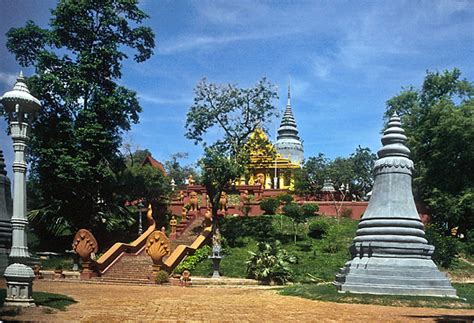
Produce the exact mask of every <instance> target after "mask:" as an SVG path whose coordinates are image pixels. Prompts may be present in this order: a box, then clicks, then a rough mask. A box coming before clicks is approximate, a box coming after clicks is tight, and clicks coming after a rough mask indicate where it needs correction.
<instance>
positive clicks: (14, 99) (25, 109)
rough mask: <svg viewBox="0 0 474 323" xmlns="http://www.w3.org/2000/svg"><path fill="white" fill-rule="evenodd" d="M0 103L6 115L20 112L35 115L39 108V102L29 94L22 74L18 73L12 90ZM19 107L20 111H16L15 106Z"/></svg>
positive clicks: (0, 99)
mask: <svg viewBox="0 0 474 323" xmlns="http://www.w3.org/2000/svg"><path fill="white" fill-rule="evenodd" d="M0 102H1V103H2V104H3V106H4V107H5V111H6V112H7V113H14V112H22V113H30V114H36V113H38V112H39V110H40V108H41V104H40V101H39V100H38V99H37V98H35V97H34V96H32V95H31V94H30V90H29V89H28V86H27V85H26V83H25V78H24V77H23V72H20V75H18V78H17V79H16V83H15V85H14V86H13V90H11V91H8V92H6V93H5V94H4V95H3V96H2V97H1V98H0ZM17 104H19V105H20V106H21V108H22V109H21V111H16V105H17Z"/></svg>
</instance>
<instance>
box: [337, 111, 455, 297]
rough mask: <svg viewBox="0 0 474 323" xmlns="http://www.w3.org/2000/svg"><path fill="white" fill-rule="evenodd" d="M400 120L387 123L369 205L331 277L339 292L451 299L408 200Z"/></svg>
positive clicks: (410, 168) (408, 163)
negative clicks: (346, 259)
mask: <svg viewBox="0 0 474 323" xmlns="http://www.w3.org/2000/svg"><path fill="white" fill-rule="evenodd" d="M406 139H407V138H406V136H405V134H404V130H403V129H402V128H401V123H400V118H399V117H398V116H397V115H394V116H392V117H391V118H390V121H389V123H388V128H387V130H385V132H384V135H383V137H382V144H383V147H382V148H381V149H380V150H379V151H378V157H379V159H378V160H377V161H376V162H375V165H374V174H375V182H374V187H373V190H372V196H371V198H370V201H369V205H368V207H367V209H366V211H365V213H364V215H363V217H362V219H361V221H360V223H359V227H358V230H357V236H356V237H355V238H354V241H353V244H352V246H351V247H350V249H349V251H350V253H351V256H352V260H350V261H349V262H347V263H346V265H345V267H344V268H341V271H340V273H339V274H338V275H336V281H335V285H336V286H337V288H338V290H339V291H340V292H352V293H369V294H389V295H424V296H449V297H456V290H455V289H454V288H453V287H452V286H451V283H450V282H449V280H448V278H447V277H446V275H445V274H444V273H442V272H440V271H439V270H438V268H437V267H436V265H435V264H434V262H433V260H432V259H431V256H432V255H433V251H434V247H433V246H431V245H428V243H427V240H426V239H425V232H424V227H423V223H422V222H421V220H420V217H419V215H418V212H417V210H416V206H415V202H414V199H413V193H412V187H411V181H412V171H413V169H414V168H413V162H412V161H411V160H410V159H409V158H408V157H409V153H410V150H409V149H408V148H407V147H406V146H405V142H406Z"/></svg>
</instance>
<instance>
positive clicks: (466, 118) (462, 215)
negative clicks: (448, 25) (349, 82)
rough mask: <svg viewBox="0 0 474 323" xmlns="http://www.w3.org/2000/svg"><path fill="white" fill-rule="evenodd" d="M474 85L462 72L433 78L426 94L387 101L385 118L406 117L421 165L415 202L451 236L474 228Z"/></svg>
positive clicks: (409, 91)
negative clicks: (451, 231) (453, 230)
mask: <svg viewBox="0 0 474 323" xmlns="http://www.w3.org/2000/svg"><path fill="white" fill-rule="evenodd" d="M473 96H474V85H473V84H472V83H471V82H469V81H468V80H466V79H461V72H460V71H459V70H458V69H453V70H452V71H444V72H442V73H440V72H427V74H426V77H425V80H424V82H423V85H422V87H421V88H420V89H416V88H414V87H409V88H405V89H403V90H402V92H401V93H400V94H399V95H397V96H395V97H393V98H391V99H390V100H388V101H387V111H386V114H385V118H388V117H389V116H390V115H391V114H393V112H395V111H396V112H397V113H399V114H400V115H401V117H402V123H403V127H404V129H405V131H406V135H407V137H408V141H407V146H408V147H409V148H410V150H411V159H413V161H414V163H415V171H414V174H413V184H414V193H415V198H416V199H418V200H422V201H424V202H425V203H427V205H428V206H429V208H430V213H431V216H432V220H433V222H434V223H436V224H437V225H438V226H439V227H442V228H444V229H445V230H446V232H445V233H446V234H449V229H451V228H453V227H459V232H461V233H463V234H464V235H466V232H468V231H470V230H472V229H473V228H474V214H473V210H474V146H473V144H472V143H473V142H474V100H473Z"/></svg>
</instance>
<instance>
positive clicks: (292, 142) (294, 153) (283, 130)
mask: <svg viewBox="0 0 474 323" xmlns="http://www.w3.org/2000/svg"><path fill="white" fill-rule="evenodd" d="M275 147H276V149H277V153H279V154H280V155H281V156H283V157H286V158H290V159H291V161H292V162H301V161H302V160H303V145H302V143H301V140H300V137H299V136H298V129H297V127H296V121H295V117H294V116H293V110H292V108H291V86H290V82H288V101H287V104H286V108H285V112H284V113H283V117H282V119H281V123H280V127H279V128H278V135H277V142H276V144H275Z"/></svg>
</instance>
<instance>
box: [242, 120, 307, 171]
mask: <svg viewBox="0 0 474 323" xmlns="http://www.w3.org/2000/svg"><path fill="white" fill-rule="evenodd" d="M246 145H247V147H246V149H248V151H249V157H250V164H249V168H254V169H255V168H273V167H275V163H276V166H277V168H299V167H300V165H299V163H293V162H292V161H291V160H290V159H289V158H285V157H283V156H280V154H278V153H277V152H276V151H275V147H274V146H273V145H272V143H271V142H270V140H269V139H268V137H267V135H266V134H265V132H264V131H263V130H262V129H260V128H257V129H255V131H254V132H253V133H252V134H251V135H250V138H249V141H248V142H247V144H246Z"/></svg>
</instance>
